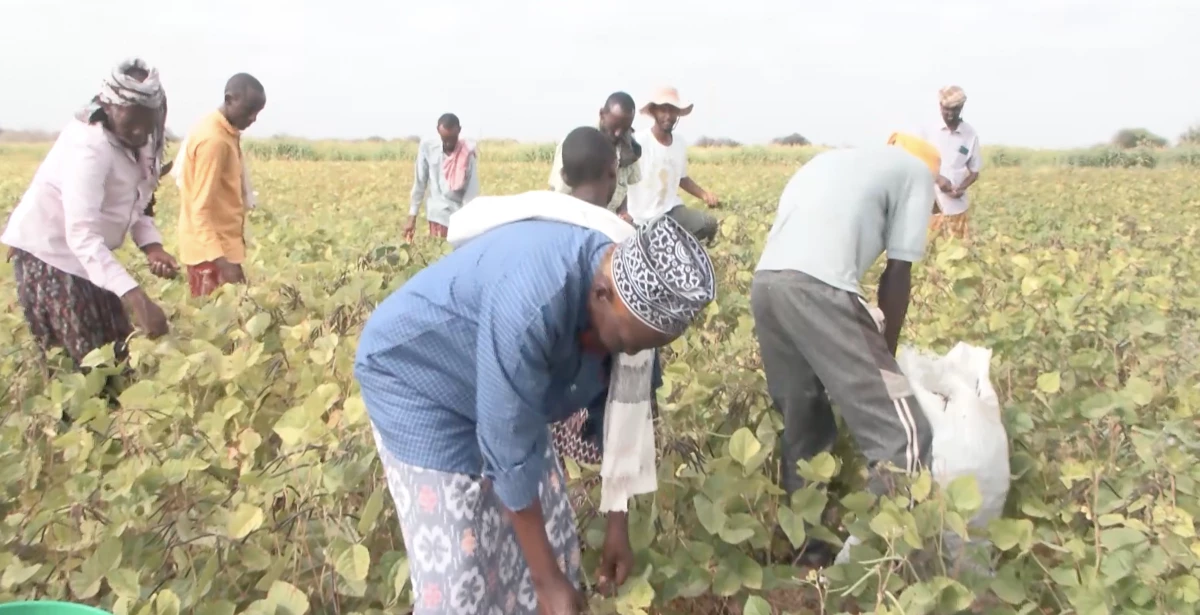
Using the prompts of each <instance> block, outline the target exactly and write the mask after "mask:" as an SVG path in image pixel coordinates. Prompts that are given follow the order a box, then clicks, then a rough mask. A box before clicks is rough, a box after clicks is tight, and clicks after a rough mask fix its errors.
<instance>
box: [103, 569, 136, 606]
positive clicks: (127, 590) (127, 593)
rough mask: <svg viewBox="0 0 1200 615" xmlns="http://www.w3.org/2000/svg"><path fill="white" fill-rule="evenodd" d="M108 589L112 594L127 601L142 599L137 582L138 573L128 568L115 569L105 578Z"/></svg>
mask: <svg viewBox="0 0 1200 615" xmlns="http://www.w3.org/2000/svg"><path fill="white" fill-rule="evenodd" d="M106 580H107V581H108V586H109V588H111V589H112V591H113V593H114V594H116V595H118V596H120V597H122V598H128V599H129V600H131V601H133V600H138V599H139V598H141V597H142V587H141V584H140V583H139V582H138V573H137V572H135V571H133V570H130V569H128V568H117V569H116V570H113V571H112V572H110V573H108V576H107V577H106Z"/></svg>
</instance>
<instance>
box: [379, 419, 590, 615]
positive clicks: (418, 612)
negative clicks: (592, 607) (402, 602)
mask: <svg viewBox="0 0 1200 615" xmlns="http://www.w3.org/2000/svg"><path fill="white" fill-rule="evenodd" d="M375 446H376V448H378V449H379V459H380V461H381V462H382V463H383V470H384V474H385V475H386V476H387V484H388V490H389V491H390V492H391V494H392V499H393V501H394V502H395V504H396V511H397V514H398V516H399V518H400V531H401V533H402V534H403V535H404V548H405V550H406V551H407V552H408V561H409V574H410V576H411V580H412V587H413V614H414V615H422V614H432V613H454V614H458V615H509V614H513V613H517V614H527V615H537V613H538V604H537V594H536V592H534V589H533V581H532V579H531V578H530V576H529V567H528V565H526V563H525V555H524V554H523V553H522V551H521V546H520V544H519V543H518V542H517V536H516V533H515V532H514V531H513V527H512V523H511V522H510V521H509V520H508V517H507V515H506V513H505V512H504V508H503V505H502V504H501V503H500V499H499V498H498V497H497V496H496V493H495V492H494V491H492V488H491V483H490V481H488V480H486V479H483V478H480V477H475V476H468V475H466V474H453V473H450V472H439V471H436V470H426V469H422V468H418V467H415V466H411V465H408V464H406V463H402V462H400V461H398V460H397V459H396V458H395V457H393V456H392V455H391V454H390V453H389V452H388V451H387V449H385V448H384V446H383V443H382V442H381V441H380V439H379V435H378V434H376V435H375ZM538 492H539V495H540V499H541V504H542V514H543V515H544V516H545V518H546V536H547V537H548V538H549V539H550V547H551V549H553V551H554V554H555V556H557V559H558V566H559V568H561V569H562V570H563V572H564V573H565V574H566V575H567V578H568V579H570V580H571V582H573V583H575V584H576V586H578V585H579V582H580V554H579V537H578V535H577V534H576V531H575V513H574V511H573V510H572V509H571V503H570V500H569V499H568V497H567V485H566V480H565V478H564V477H563V471H562V466H561V465H560V464H559V461H558V454H557V453H556V452H555V451H554V447H553V445H551V446H548V447H547V448H546V473H545V476H544V477H543V479H542V483H541V485H540V487H539V489H538Z"/></svg>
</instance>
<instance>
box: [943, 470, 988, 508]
mask: <svg viewBox="0 0 1200 615" xmlns="http://www.w3.org/2000/svg"><path fill="white" fill-rule="evenodd" d="M946 498H947V499H948V500H949V501H950V505H951V506H953V507H954V509H955V510H957V511H959V512H964V513H968V515H969V514H971V513H974V512H975V511H977V510H979V507H980V506H983V495H982V494H980V493H979V483H978V482H976V480H975V477H974V476H971V475H967V476H960V477H958V478H956V479H954V480H952V481H950V484H949V485H948V486H947V487H946Z"/></svg>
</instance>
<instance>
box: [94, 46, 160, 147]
mask: <svg viewBox="0 0 1200 615" xmlns="http://www.w3.org/2000/svg"><path fill="white" fill-rule="evenodd" d="M95 102H96V103H97V104H98V105H99V107H100V110H101V111H102V112H103V117H104V123H105V127H106V128H107V129H108V131H109V132H111V133H112V134H113V135H114V136H115V137H116V138H117V140H118V141H120V142H121V143H122V144H123V145H125V146H126V147H129V148H132V149H138V148H140V147H142V146H144V145H146V143H147V142H148V141H149V140H150V136H151V135H153V134H154V133H155V131H156V130H158V129H159V127H160V126H162V125H163V123H164V120H165V117H164V114H165V113H166V109H165V105H166V96H165V95H164V94H163V90H162V84H161V83H160V82H159V80H158V71H157V70H156V69H155V68H154V67H152V66H150V65H149V64H147V63H146V62H145V61H144V60H141V59H137V58H134V59H130V60H126V61H124V62H122V63H121V64H119V65H117V66H116V67H115V68H114V69H113V70H112V72H111V73H110V74H109V76H108V78H107V79H105V80H104V84H103V86H101V89H100V93H99V94H98V95H97V96H96V99H95Z"/></svg>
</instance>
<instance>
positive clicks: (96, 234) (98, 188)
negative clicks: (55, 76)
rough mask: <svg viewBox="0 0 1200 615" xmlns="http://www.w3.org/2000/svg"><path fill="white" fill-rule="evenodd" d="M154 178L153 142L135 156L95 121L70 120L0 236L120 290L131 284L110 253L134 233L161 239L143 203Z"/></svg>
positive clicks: (138, 238) (141, 242) (140, 240)
mask: <svg viewBox="0 0 1200 615" xmlns="http://www.w3.org/2000/svg"><path fill="white" fill-rule="evenodd" d="M157 186H158V174H157V172H156V171H155V161H154V145H153V143H147V144H146V145H145V146H143V147H142V148H141V149H140V150H138V154H137V156H136V157H135V156H134V153H133V152H132V151H131V150H129V148H127V147H125V146H123V145H121V144H120V143H119V142H118V141H117V139H116V137H114V136H113V135H111V134H110V133H109V132H108V131H107V130H105V129H104V127H103V126H101V125H100V124H86V123H84V122H80V121H78V120H72V121H71V122H70V123H69V124H67V126H66V127H65V128H63V130H62V132H61V133H59V135H58V139H56V140H55V141H54V146H53V147H51V148H50V152H49V153H48V154H47V155H46V158H45V160H43V161H42V164H41V166H39V167H38V170H37V173H36V174H34V176H33V182H32V183H31V184H30V185H29V189H28V190H26V191H25V195H24V196H23V197H21V202H20V203H18V204H17V207H16V209H14V210H13V212H12V216H10V217H9V219H8V226H7V227H6V228H5V229H4V234H3V236H0V241H2V242H4V244H6V245H9V246H12V247H14V248H20V249H22V250H24V251H26V252H28V253H30V254H31V255H33V256H34V257H36V258H37V259H38V260H41V261H42V262H44V263H46V264H47V265H50V266H51V267H54V268H55V269H58V270H59V271H64V272H66V273H69V274H72V275H76V276H79V277H81V278H84V279H86V280H89V281H91V282H92V283H93V284H95V285H96V286H99V287H100V288H103V289H105V290H108V291H111V292H113V293H115V294H116V295H117V296H121V295H124V294H125V293H127V292H129V291H130V290H132V289H134V288H135V287H137V285H138V284H137V281H136V280H134V279H133V277H132V276H131V275H129V272H128V271H126V270H125V267H124V266H122V265H121V262H120V261H118V260H117V257H116V256H115V255H114V254H113V250H116V249H117V248H119V247H120V246H121V244H123V243H125V235H126V233H128V234H129V235H131V236H132V237H133V241H134V243H136V244H137V245H138V247H139V248H140V247H144V246H147V245H149V244H152V243H162V235H160V234H159V232H158V229H157V228H155V226H154V219H153V218H151V217H149V216H147V215H146V214H145V210H146V205H147V204H149V202H150V197H152V196H153V195H154V189H155V188H156V187H157Z"/></svg>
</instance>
